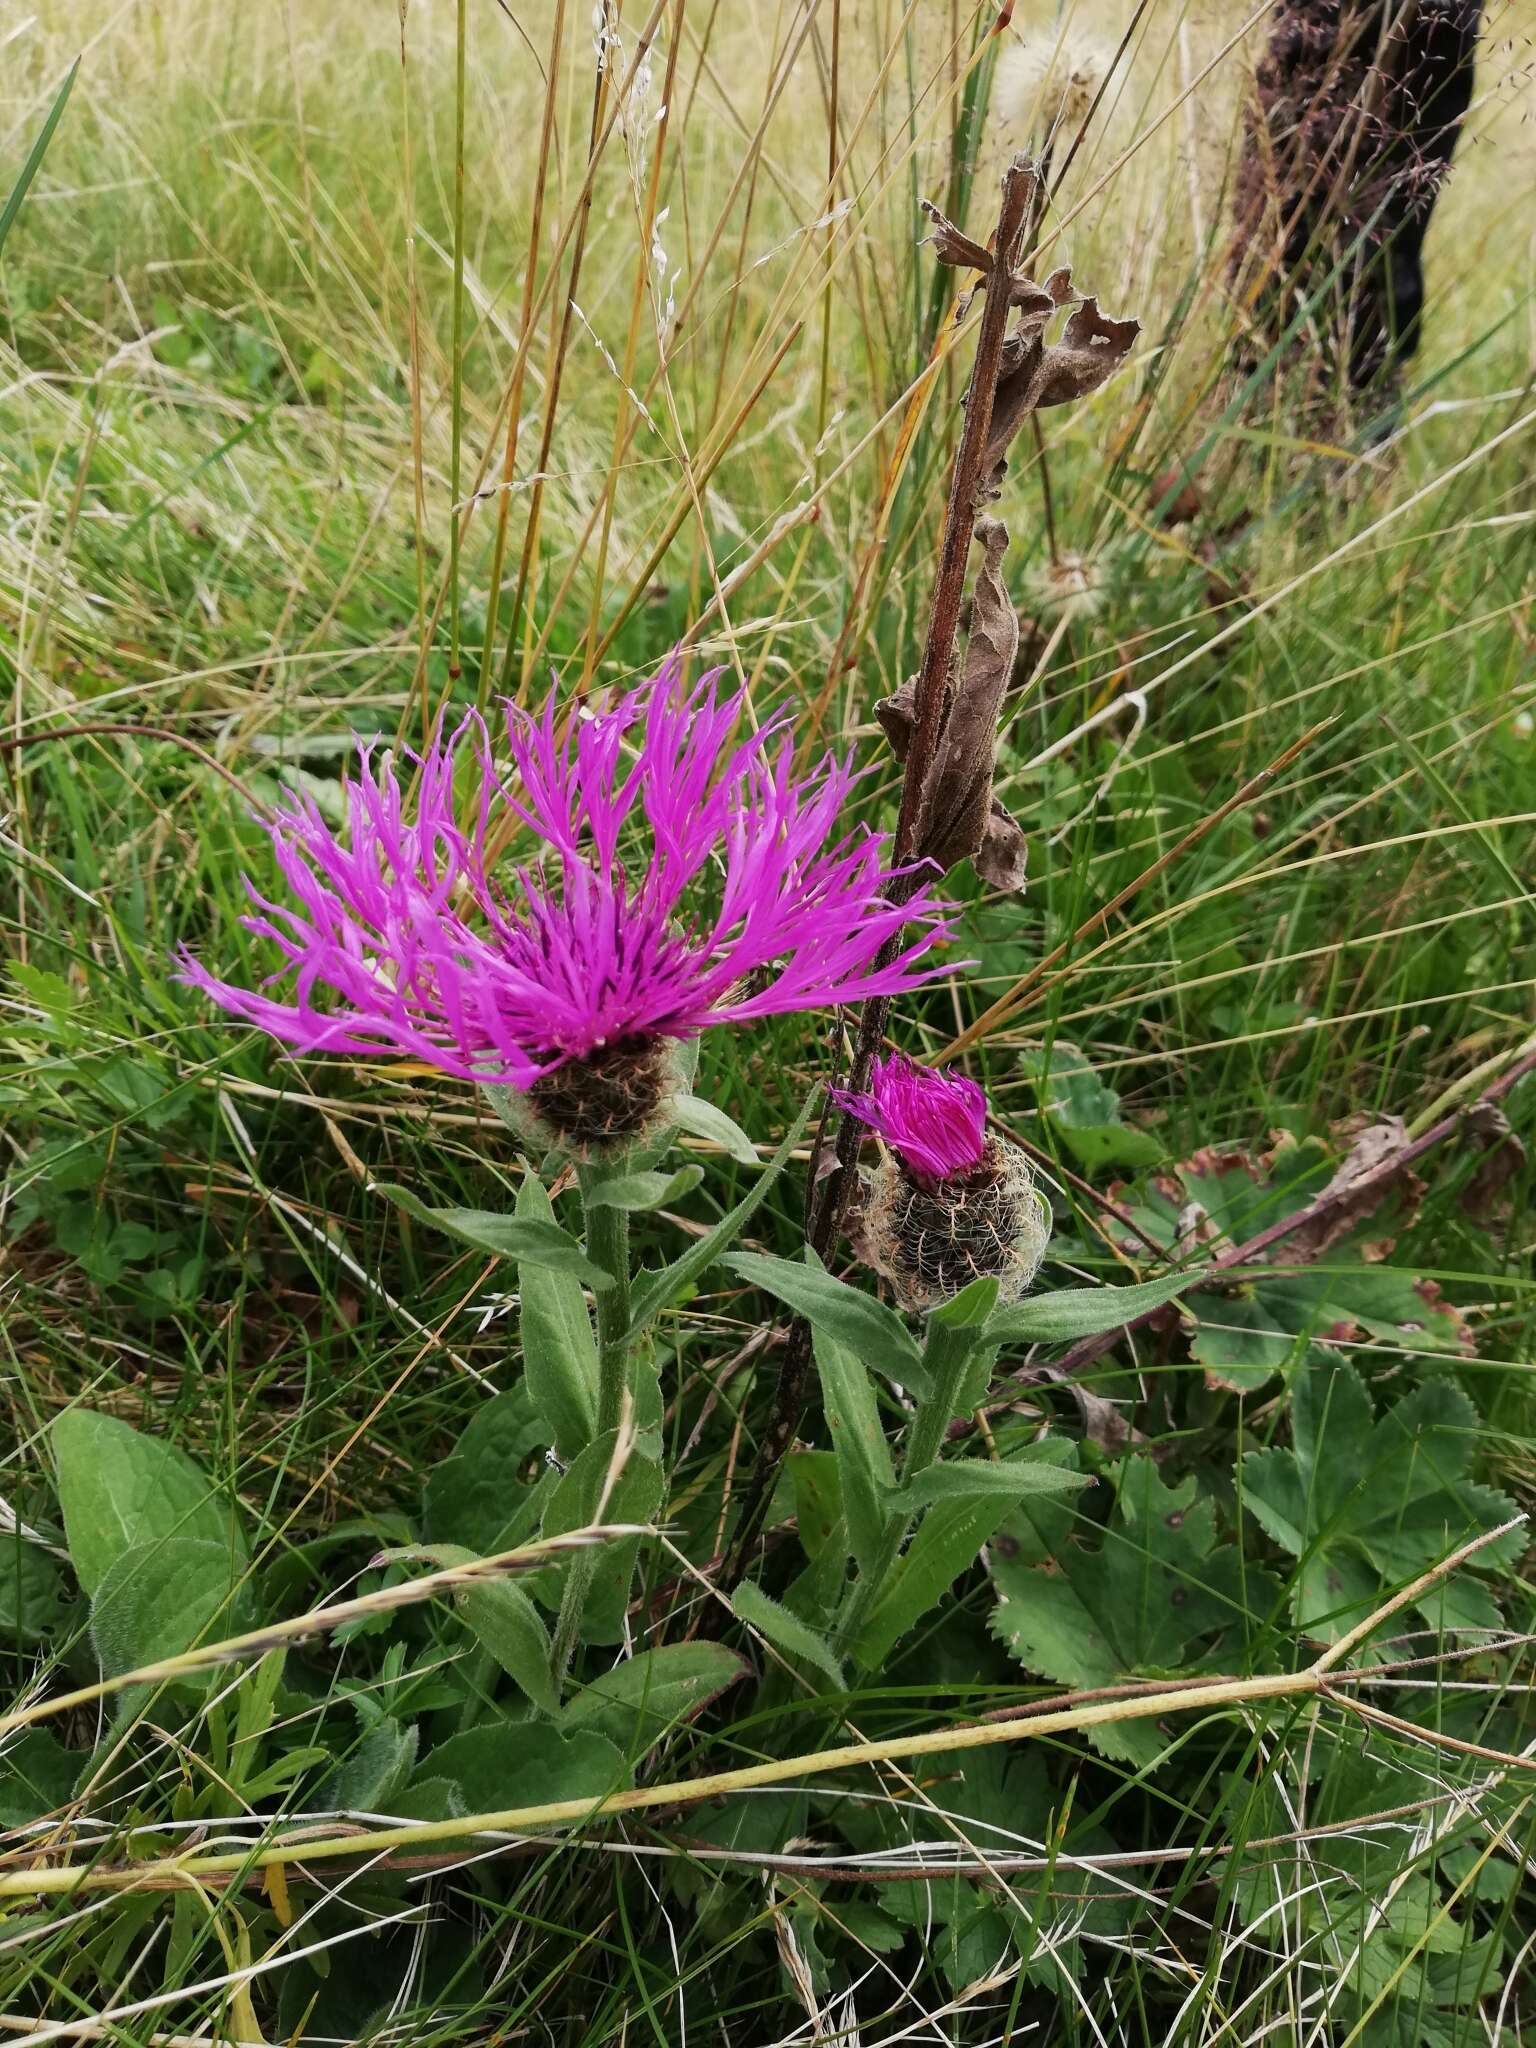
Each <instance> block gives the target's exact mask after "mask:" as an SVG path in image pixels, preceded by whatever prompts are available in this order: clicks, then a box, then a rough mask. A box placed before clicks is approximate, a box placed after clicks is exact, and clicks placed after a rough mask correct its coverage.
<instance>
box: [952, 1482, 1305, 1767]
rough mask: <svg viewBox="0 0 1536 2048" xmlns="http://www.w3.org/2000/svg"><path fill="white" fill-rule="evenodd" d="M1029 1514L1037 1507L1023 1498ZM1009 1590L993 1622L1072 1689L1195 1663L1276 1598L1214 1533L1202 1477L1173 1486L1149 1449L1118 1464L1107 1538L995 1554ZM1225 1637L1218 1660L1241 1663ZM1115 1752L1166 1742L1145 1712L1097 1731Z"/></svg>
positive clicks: (1151, 1753) (1023, 1655) (998, 1581)
mask: <svg viewBox="0 0 1536 2048" xmlns="http://www.w3.org/2000/svg"><path fill="white" fill-rule="evenodd" d="M1025 1512H1026V1516H1027V1513H1028V1508H1027V1506H1026V1510H1025ZM992 1577H993V1581H994V1583H995V1585H996V1586H997V1590H998V1592H999V1593H1000V1594H1001V1595H1002V1599H1001V1601H1000V1603H999V1605H998V1607H997V1609H996V1611H995V1612H994V1614H993V1616H992V1630H993V1633H994V1634H995V1635H996V1636H997V1637H998V1639H999V1640H1000V1641H1001V1642H1003V1643H1006V1644H1007V1646H1008V1648H1009V1649H1010V1650H1011V1651H1012V1652H1013V1654H1014V1655H1015V1656H1016V1657H1017V1658H1018V1660H1019V1662H1020V1663H1021V1664H1023V1665H1024V1667H1025V1669H1026V1670H1028V1671H1033V1672H1038V1673H1040V1674H1042V1675H1043V1676H1044V1677H1046V1678H1050V1679H1053V1680H1055V1681H1056V1682H1057V1683H1058V1684H1060V1685H1065V1686H1099V1685H1113V1684H1115V1683H1116V1682H1117V1681H1118V1680H1120V1679H1124V1678H1134V1677H1137V1676H1142V1675H1149V1674H1162V1673H1165V1672H1171V1671H1178V1670H1181V1669H1187V1668H1189V1666H1190V1665H1191V1664H1198V1661H1199V1657H1200V1654H1201V1653H1200V1651H1199V1650H1197V1648H1196V1645H1199V1644H1202V1643H1203V1642H1205V1641H1207V1640H1208V1639H1210V1638H1212V1637H1214V1636H1219V1635H1231V1634H1233V1633H1235V1634H1236V1635H1237V1636H1238V1638H1239V1640H1241V1637H1242V1635H1243V1634H1244V1632H1245V1630H1246V1629H1247V1627H1248V1626H1249V1625H1250V1622H1249V1617H1250V1616H1251V1615H1253V1616H1259V1617H1262V1616H1263V1615H1264V1613H1265V1612H1266V1611H1267V1610H1268V1609H1269V1607H1270V1605H1271V1602H1272V1600H1273V1597H1274V1588H1273V1586H1272V1584H1271V1583H1270V1581H1269V1580H1268V1578H1267V1577H1266V1575H1265V1574H1264V1573H1262V1572H1259V1571H1256V1570H1254V1569H1253V1568H1252V1567H1249V1568H1248V1569H1247V1571H1246V1573H1245V1570H1244V1567H1243V1564H1242V1561H1241V1559H1240V1558H1239V1556H1238V1553H1237V1551H1236V1549H1235V1548H1234V1547H1233V1546H1232V1545H1231V1544H1223V1543H1218V1542H1217V1539H1216V1507H1215V1503H1214V1502H1213V1501H1212V1500H1210V1499H1197V1498H1196V1485H1195V1481H1194V1479H1193V1478H1190V1479H1186V1480H1185V1481H1184V1482H1183V1484H1182V1485H1180V1486H1175V1487H1167V1486H1164V1484H1163V1482H1162V1479H1161V1478H1160V1476H1159V1474H1158V1471H1157V1467H1156V1465H1155V1464H1154V1462H1153V1461H1152V1459H1151V1458H1148V1457H1128V1458H1125V1459H1123V1460H1122V1461H1121V1463H1120V1466H1119V1469H1118V1472H1117V1474H1116V1479H1115V1514H1114V1518H1113V1519H1112V1521H1111V1522H1110V1524H1109V1526H1108V1528H1107V1529H1106V1530H1105V1531H1104V1533H1103V1536H1102V1538H1101V1540H1100V1541H1099V1542H1097V1543H1096V1544H1094V1545H1092V1546H1091V1547H1089V1546H1087V1545H1081V1544H1078V1543H1075V1542H1072V1541H1070V1540H1068V1541H1060V1540H1058V1542H1057V1547H1056V1549H1055V1552H1054V1554H1053V1555H1052V1556H1050V1557H1048V1558H1047V1559H1046V1560H1045V1561H1044V1562H1043V1563H1026V1562H1024V1560H1023V1558H1022V1557H1021V1556H1020V1554H1019V1551H1018V1549H1017V1547H1015V1549H1014V1551H1013V1554H1012V1556H1011V1557H1005V1556H1004V1555H1003V1554H1002V1551H1001V1550H1000V1549H997V1548H995V1549H994V1551H993V1553H992ZM1241 1661H1242V1660H1241V1653H1240V1650H1239V1652H1238V1653H1237V1654H1235V1655H1234V1653H1233V1650H1232V1648H1231V1646H1230V1645H1228V1646H1227V1648H1226V1650H1225V1653H1224V1656H1223V1662H1222V1666H1221V1668H1222V1669H1223V1670H1225V1669H1228V1668H1232V1667H1235V1668H1239V1669H1240V1668H1241ZM1090 1739H1091V1740H1092V1741H1093V1742H1095V1743H1096V1744H1097V1746H1098V1747H1099V1748H1100V1749H1101V1750H1102V1751H1103V1752H1104V1754H1105V1755H1106V1756H1112V1757H1119V1758H1122V1759H1125V1760H1127V1761H1130V1762H1134V1763H1137V1764H1145V1763H1149V1762H1151V1761H1152V1760H1153V1759H1154V1758H1155V1757H1157V1756H1158V1755H1159V1754H1160V1752H1161V1750H1162V1749H1163V1747H1164V1744H1163V1741H1162V1739H1161V1737H1160V1736H1159V1735H1158V1734H1157V1732H1156V1731H1155V1729H1153V1728H1152V1727H1151V1726H1150V1725H1149V1724H1148V1723H1146V1722H1144V1721H1126V1722H1121V1723H1110V1724H1108V1725H1106V1726H1104V1727H1102V1728H1094V1729H1092V1730H1091V1731H1090Z"/></svg>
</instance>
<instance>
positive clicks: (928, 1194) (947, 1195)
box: [856, 1138, 1051, 1314]
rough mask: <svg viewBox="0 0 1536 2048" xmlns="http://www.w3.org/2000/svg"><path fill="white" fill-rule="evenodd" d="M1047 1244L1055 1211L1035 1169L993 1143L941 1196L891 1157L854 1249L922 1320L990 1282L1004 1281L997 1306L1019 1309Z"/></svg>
mask: <svg viewBox="0 0 1536 2048" xmlns="http://www.w3.org/2000/svg"><path fill="white" fill-rule="evenodd" d="M1050 1235H1051V1212H1050V1210H1049V1208H1048V1207H1047V1205H1046V1202H1045V1198H1044V1197H1043V1196H1042V1194H1041V1193H1040V1190H1039V1188H1038V1187H1037V1186H1036V1185H1035V1176H1034V1171H1033V1169H1032V1168H1031V1166H1030V1163H1029V1161H1028V1160H1027V1159H1026V1158H1025V1156H1024V1154H1023V1153H1022V1152H1020V1151H1017V1150H1016V1149H1015V1148H1014V1147H1013V1146H1012V1145H1009V1144H1007V1143H1005V1142H1004V1141H1003V1140H1002V1139H1001V1138H991V1139H989V1140H988V1141H987V1146H986V1149H985V1151H984V1153H983V1155H982V1159H981V1163H980V1164H979V1165H978V1166H974V1167H972V1169H971V1170H970V1172H969V1173H960V1174H956V1175H954V1176H953V1178H952V1179H950V1180H945V1181H940V1182H939V1183H938V1185H937V1186H936V1187H925V1186H924V1185H923V1184H922V1183H921V1182H919V1181H918V1180H917V1179H915V1178H914V1176H913V1175H912V1174H911V1173H910V1172H908V1170H907V1168H906V1167H905V1166H903V1165H902V1163H901V1161H900V1159H899V1158H898V1157H897V1156H896V1155H895V1154H888V1155H887V1156H886V1158H885V1159H883V1160H882V1161H881V1163H880V1165H879V1166H878V1167H877V1168H876V1169H875V1171H874V1172H873V1173H872V1174H871V1175H870V1177H869V1180H868V1182H867V1184H866V1190H865V1199H864V1207H863V1211H862V1213H861V1215H860V1218H859V1222H858V1225H857V1231H856V1242H857V1244H858V1248H859V1251H860V1254H861V1255H862V1256H863V1258H864V1259H865V1260H866V1262H867V1263H868V1264H869V1265H870V1266H872V1267H873V1268H874V1270H875V1271H876V1272H877V1273H881V1274H883V1275H884V1276H885V1278H886V1279H887V1280H889V1281H890V1283H891V1291H892V1292H893V1293H894V1295H895V1296H896V1299H897V1300H898V1301H899V1302H900V1303H901V1306H902V1307H903V1308H904V1309H910V1310H911V1311H913V1312H914V1313H916V1314H921V1313H923V1312H925V1311H926V1310H928V1309H931V1308H937V1307H938V1306H939V1305H940V1303H941V1302H946V1301H950V1300H952V1299H953V1297H954V1296H955V1295H957V1294H958V1293H959V1292H960V1290H961V1289H962V1288H963V1287H968V1286H969V1285H970V1284H971V1282H972V1281H973V1280H980V1279H984V1278H987V1277H990V1278H992V1279H995V1280H996V1281H997V1282H998V1298H999V1300H1001V1301H1017V1300H1018V1298H1019V1296H1020V1295H1022V1294H1023V1293H1024V1292H1025V1290H1026V1289H1027V1288H1028V1286H1029V1283H1030V1281H1031V1280H1033V1279H1034V1277H1035V1274H1036V1273H1037V1272H1038V1271H1039V1268H1040V1261H1041V1259H1042V1258H1043V1257H1044V1256H1045V1248H1046V1245H1047V1244H1048V1243H1049V1241H1050Z"/></svg>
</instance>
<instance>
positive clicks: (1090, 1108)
mask: <svg viewBox="0 0 1536 2048" xmlns="http://www.w3.org/2000/svg"><path fill="white" fill-rule="evenodd" d="M1023 1064H1024V1066H1025V1069H1026V1071H1029V1072H1031V1074H1032V1077H1033V1079H1034V1080H1035V1083H1036V1086H1037V1087H1038V1089H1039V1091H1040V1110H1041V1114H1042V1115H1043V1116H1045V1117H1046V1118H1047V1119H1048V1121H1049V1122H1050V1124H1051V1126H1052V1128H1053V1129H1054V1131H1055V1132H1056V1134H1057V1136H1058V1137H1059V1138H1060V1139H1061V1142H1062V1144H1063V1145H1064V1146H1065V1147H1066V1149H1067V1151H1068V1152H1069V1153H1071V1155H1072V1157H1073V1158H1074V1159H1075V1160H1076V1162H1077V1164H1078V1165H1079V1166H1081V1167H1082V1168H1084V1170H1085V1171H1086V1172H1088V1173H1098V1172H1099V1171H1101V1170H1102V1169H1103V1168H1104V1167H1106V1166H1121V1167H1138V1166H1150V1165H1152V1164H1153V1163H1154V1162H1155V1161H1156V1160H1158V1159H1160V1158H1162V1156H1163V1147H1162V1145H1161V1144H1160V1143H1159V1142H1158V1140H1157V1138H1156V1137H1155V1136H1154V1135H1153V1134H1152V1133H1151V1132H1150V1131H1143V1130H1138V1129H1137V1128H1136V1127H1135V1125H1133V1124H1127V1123H1125V1122H1124V1121H1123V1120H1122V1118H1121V1115H1120V1097H1119V1096H1118V1095H1117V1094H1116V1093H1115V1091H1114V1089H1113V1088H1109V1087H1106V1086H1105V1084H1104V1083H1103V1082H1102V1081H1101V1080H1100V1079H1099V1078H1098V1076H1097V1075H1096V1074H1095V1073H1094V1071H1093V1067H1092V1065H1091V1064H1090V1063H1089V1061H1088V1059H1087V1058H1086V1057H1085V1056H1084V1054H1083V1053H1082V1052H1080V1051H1079V1049H1078V1048H1077V1047H1076V1046H1075V1045H1073V1044H1071V1043H1070V1042H1069V1041H1068V1040H1067V1039H1065V1038H1058V1039H1057V1040H1056V1041H1055V1042H1054V1044H1053V1045H1052V1046H1051V1048H1050V1051H1049V1053H1046V1052H1045V1051H1043V1050H1042V1051H1040V1052H1037V1053H1025V1054H1024V1056H1023Z"/></svg>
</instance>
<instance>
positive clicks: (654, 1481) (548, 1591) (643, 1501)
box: [532, 1430, 665, 1643]
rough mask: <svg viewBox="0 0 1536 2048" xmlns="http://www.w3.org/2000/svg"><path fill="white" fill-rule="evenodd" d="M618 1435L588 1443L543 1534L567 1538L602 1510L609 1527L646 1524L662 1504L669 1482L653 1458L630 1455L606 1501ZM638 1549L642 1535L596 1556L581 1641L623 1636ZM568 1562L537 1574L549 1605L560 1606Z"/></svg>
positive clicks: (552, 1501)
mask: <svg viewBox="0 0 1536 2048" xmlns="http://www.w3.org/2000/svg"><path fill="white" fill-rule="evenodd" d="M617 1441H618V1432H617V1431H616V1430H609V1431H608V1432H607V1434H606V1435H604V1436H600V1437H597V1438H595V1439H594V1440H593V1442H591V1443H590V1444H588V1445H587V1448H586V1449H585V1450H584V1451H583V1452H582V1454H581V1456H580V1457H579V1458H577V1459H576V1461H575V1463H574V1464H573V1465H572V1466H571V1469H570V1471H569V1472H567V1473H566V1474H565V1476H564V1478H563V1479H562V1480H561V1481H560V1483H559V1485H558V1486H557V1487H556V1488H555V1490H554V1492H553V1493H552V1494H551V1495H550V1498H549V1505H548V1506H547V1507H546V1508H545V1510H544V1524H543V1528H542V1530H541V1532H540V1533H541V1534H542V1535H544V1536H564V1535H567V1534H568V1533H569V1532H570V1531H572V1530H575V1529H584V1528H587V1527H589V1526H590V1525H591V1524H592V1523H594V1522H596V1521H597V1520H598V1514H599V1509H601V1514H602V1520H603V1521H604V1522H605V1523H630V1524H634V1523H646V1522H649V1521H650V1520H651V1519H652V1518H653V1516H654V1515H655V1513H656V1510H657V1508H658V1507H659V1506H660V1505H661V1500H662V1495H663V1492H664V1490H665V1482H664V1480H663V1476H662V1470H661V1466H660V1465H659V1464H658V1463H657V1462H656V1460H655V1459H654V1458H647V1457H644V1456H643V1455H642V1454H641V1453H640V1452H638V1451H632V1452H631V1453H630V1456H629V1461H628V1463H627V1464H626V1465H625V1466H624V1469H623V1470H622V1471H621V1472H620V1474H619V1476H618V1478H617V1479H615V1480H614V1482H613V1486H612V1488H611V1489H610V1491H609V1493H608V1498H607V1501H606V1503H605V1502H604V1501H603V1489H604V1487H605V1486H606V1485H607V1482H608V1473H609V1469H610V1467H611V1466H612V1464H613V1454H614V1446H615V1444H616V1443H617ZM639 1548H640V1539H639V1537H638V1536H621V1537H619V1538H617V1539H616V1540H615V1541H613V1542H610V1543H608V1544H606V1545H605V1546H604V1548H603V1550H602V1552H601V1554H600V1555H599V1557H598V1560H597V1565H596V1567H595V1569H594V1572H593V1575H592V1583H591V1586H590V1587H589V1589H588V1593H587V1600H586V1605H585V1607H584V1608H583V1610H582V1617H581V1637H582V1641H583V1642H588V1643H616V1642H619V1641H620V1640H621V1639H622V1637H623V1634H624V1612H625V1608H626V1607H627V1605H628V1602H629V1587H630V1581H631V1579H632V1578H633V1577H634V1570H635V1557H636V1553H637V1552H638V1550H639ZM569 1569H570V1566H569V1563H568V1562H567V1563H563V1564H561V1565H558V1566H552V1567H546V1569H545V1570H543V1571H541V1572H540V1573H539V1574H538V1577H537V1579H535V1580H534V1581H533V1582H532V1583H533V1590H534V1591H535V1592H536V1593H537V1594H538V1596H539V1598H540V1599H541V1600H545V1601H546V1602H547V1604H548V1605H549V1606H551V1607H558V1605H559V1603H560V1594H561V1588H562V1586H563V1584H564V1579H565V1574H566V1572H567V1571H569Z"/></svg>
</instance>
